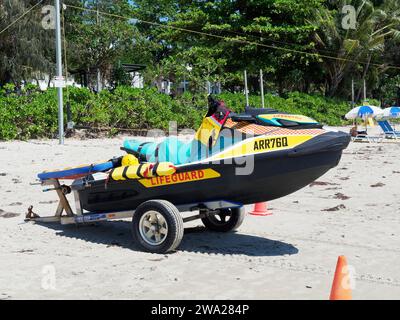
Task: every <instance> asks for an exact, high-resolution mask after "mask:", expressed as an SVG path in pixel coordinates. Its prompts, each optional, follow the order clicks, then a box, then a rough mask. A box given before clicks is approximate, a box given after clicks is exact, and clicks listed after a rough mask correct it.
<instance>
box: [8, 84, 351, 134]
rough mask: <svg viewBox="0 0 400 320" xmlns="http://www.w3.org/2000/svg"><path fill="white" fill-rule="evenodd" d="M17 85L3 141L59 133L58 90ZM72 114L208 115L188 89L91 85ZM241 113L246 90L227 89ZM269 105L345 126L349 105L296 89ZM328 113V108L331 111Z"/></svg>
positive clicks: (101, 118) (119, 121) (73, 96)
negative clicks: (168, 91)
mask: <svg viewBox="0 0 400 320" xmlns="http://www.w3.org/2000/svg"><path fill="white" fill-rule="evenodd" d="M12 89H13V88H12V85H8V86H7V87H6V88H5V89H3V90H0V119H2V121H1V122H0V139H1V140H9V139H31V138H41V137H47V138H52V137H55V136H56V134H57V99H56V91H55V90H54V89H49V90H47V91H45V92H40V91H39V90H37V89H36V88H35V87H34V86H28V87H26V88H25V89H24V90H23V91H22V93H21V94H19V95H16V94H15V93H7V90H12ZM69 97H70V99H69V100H70V104H71V111H72V117H73V120H74V121H75V123H76V125H78V126H85V127H86V126H87V127H92V128H110V129H111V130H110V133H117V132H118V129H152V128H156V129H164V130H167V129H168V123H169V121H177V123H178V127H179V128H182V129H183V128H193V129H196V128H197V127H198V126H199V124H200V122H201V119H202V117H203V115H204V114H205V113H206V110H207V107H206V104H207V103H206V97H205V95H201V94H198V95H195V96H193V95H191V94H189V93H185V94H183V95H181V96H178V97H176V98H171V97H170V96H167V95H165V94H161V93H158V92H157V90H156V89H155V88H151V89H133V88H131V87H124V86H119V87H118V88H117V89H116V90H115V91H114V92H113V93H111V92H109V91H106V90H104V91H102V92H101V93H100V94H94V93H92V92H90V90H88V89H85V88H84V89H78V88H70V89H69ZM219 98H220V99H222V100H224V101H225V103H226V105H227V106H228V107H230V108H231V109H232V110H234V111H236V112H241V111H243V109H244V105H245V97H244V96H243V95H242V94H234V93H225V94H221V95H220V96H219ZM260 100H261V99H260V97H259V96H255V95H251V96H250V104H251V105H252V106H255V107H259V106H260V104H261V102H260ZM265 100H266V104H267V106H268V107H273V108H276V109H278V110H280V111H287V112H290V113H295V114H304V115H308V116H310V117H313V118H315V119H316V120H318V121H320V122H322V123H325V124H329V125H340V124H341V116H342V115H343V114H344V113H345V112H346V111H347V110H348V108H349V105H348V104H347V103H344V102H340V101H337V100H334V99H329V98H325V97H322V96H316V95H307V94H304V93H299V92H293V93H290V94H289V95H288V97H287V98H286V99H285V98H281V97H278V96H273V95H270V94H268V95H266V97H265ZM328 111H329V112H328Z"/></svg>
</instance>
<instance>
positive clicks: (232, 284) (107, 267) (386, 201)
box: [0, 129, 400, 300]
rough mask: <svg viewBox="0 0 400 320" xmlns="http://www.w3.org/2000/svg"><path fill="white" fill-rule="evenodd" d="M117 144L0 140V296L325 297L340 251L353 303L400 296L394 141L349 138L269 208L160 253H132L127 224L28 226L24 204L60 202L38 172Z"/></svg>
mask: <svg viewBox="0 0 400 320" xmlns="http://www.w3.org/2000/svg"><path fill="white" fill-rule="evenodd" d="M346 130H347V129H346ZM123 139H124V137H119V138H114V139H92V140H78V139H68V140H67V141H66V144H65V146H60V145H58V143H57V141H55V140H38V141H27V142H20V141H11V142H0V163H1V167H0V300H1V299H47V298H50V299H327V298H328V297H329V293H330V288H331V284H332V279H333V274H334V270H335V266H336V261H337V257H338V256H339V255H345V256H346V257H347V260H348V263H349V264H350V265H351V266H352V268H353V269H354V271H355V279H356V283H355V284H356V286H355V288H354V290H353V298H354V299H399V298H400V143H397V144H396V143H380V144H365V143H351V144H350V146H349V148H348V149H347V150H345V152H344V155H343V158H342V161H341V162H340V164H339V166H338V167H336V168H334V169H332V170H331V171H329V172H328V173H327V174H326V175H325V176H323V177H321V178H320V179H318V181H319V183H317V184H312V185H310V186H307V187H305V188H304V189H302V190H300V191H298V192H296V193H294V194H292V195H289V196H287V197H284V198H281V199H278V200H275V201H271V202H270V203H268V205H269V208H270V210H271V211H272V213H273V215H271V216H267V217H255V216H251V215H247V217H246V219H245V221H244V223H243V225H242V227H241V228H240V229H239V231H238V232H236V233H228V234H218V233H212V232H208V231H206V230H205V229H204V228H203V227H202V226H201V222H200V221H195V222H193V223H191V224H189V225H187V226H186V230H185V235H184V239H183V241H182V244H181V246H180V247H179V249H178V250H177V252H175V253H172V254H168V255H156V254H149V253H143V252H140V251H137V249H136V248H135V246H134V244H133V241H132V238H131V234H130V221H129V220H121V221H112V222H107V223H98V224H96V225H91V226H79V227H77V226H73V225H72V226H71V225H67V226H61V225H47V226H46V225H39V224H33V223H24V217H25V213H26V211H27V208H28V206H30V205H33V206H34V211H35V212H36V213H38V214H40V215H41V216H46V215H52V214H53V213H54V210H55V209H56V206H57V202H56V200H57V198H56V196H55V194H53V193H52V192H47V193H43V192H42V191H41V187H40V186H32V185H30V183H32V182H35V179H36V174H37V173H38V172H41V171H43V170H45V169H50V168H63V167H66V166H72V165H77V164H82V163H92V162H94V161H96V160H106V159H109V158H111V157H113V156H117V155H120V154H122V151H120V150H119V147H120V146H121V143H122V141H123ZM247 209H248V210H249V211H250V209H251V207H248V208H247ZM49 270H50V273H51V272H54V276H55V277H54V279H55V282H54V283H52V284H53V285H50V286H49V285H46V277H47V276H48V274H49Z"/></svg>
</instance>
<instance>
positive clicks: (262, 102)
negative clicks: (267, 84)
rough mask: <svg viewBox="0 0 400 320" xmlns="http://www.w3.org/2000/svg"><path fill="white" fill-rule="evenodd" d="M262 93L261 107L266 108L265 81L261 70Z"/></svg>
mask: <svg viewBox="0 0 400 320" xmlns="http://www.w3.org/2000/svg"><path fill="white" fill-rule="evenodd" d="M260 91H261V107H262V108H263V109H264V108H265V101H264V79H263V71H262V69H260Z"/></svg>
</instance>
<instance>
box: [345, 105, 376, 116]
mask: <svg viewBox="0 0 400 320" xmlns="http://www.w3.org/2000/svg"><path fill="white" fill-rule="evenodd" d="M382 113H383V110H382V109H381V108H379V107H375V106H360V107H357V108H354V109H352V110H350V111H349V112H348V113H347V114H346V115H345V118H346V119H357V118H360V119H366V118H368V117H376V116H379V115H381V114H382Z"/></svg>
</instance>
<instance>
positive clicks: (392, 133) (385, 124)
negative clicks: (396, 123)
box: [378, 120, 400, 140]
mask: <svg viewBox="0 0 400 320" xmlns="http://www.w3.org/2000/svg"><path fill="white" fill-rule="evenodd" d="M378 124H379V126H380V127H381V129H382V131H383V132H384V134H385V138H387V139H396V140H397V139H400V131H396V130H394V129H393V127H392V126H391V124H390V123H389V121H387V120H385V121H378Z"/></svg>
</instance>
